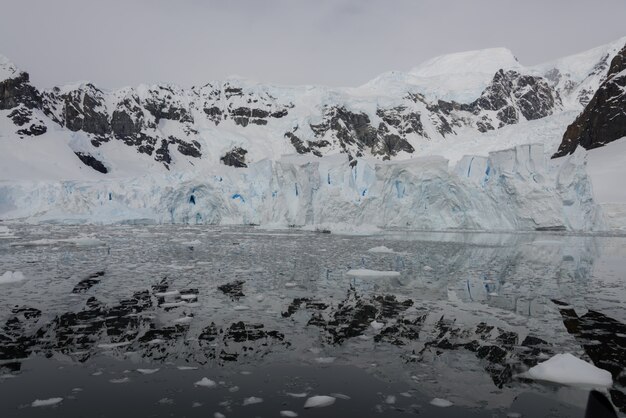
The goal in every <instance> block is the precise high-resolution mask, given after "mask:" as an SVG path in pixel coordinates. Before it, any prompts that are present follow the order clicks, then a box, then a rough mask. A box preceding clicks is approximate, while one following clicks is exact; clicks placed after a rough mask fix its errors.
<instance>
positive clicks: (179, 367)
mask: <svg viewBox="0 0 626 418" xmlns="http://www.w3.org/2000/svg"><path fill="white" fill-rule="evenodd" d="M176 368H177V369H178V370H197V369H198V368H197V367H194V366H178V367H176Z"/></svg>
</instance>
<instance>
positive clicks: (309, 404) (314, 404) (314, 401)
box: [304, 395, 335, 408]
mask: <svg viewBox="0 0 626 418" xmlns="http://www.w3.org/2000/svg"><path fill="white" fill-rule="evenodd" d="M334 403H335V398H333V397H332V396H326V395H318V396H311V397H310V398H309V399H307V400H306V402H305V403H304V408H323V407H325V406H330V405H332V404H334Z"/></svg>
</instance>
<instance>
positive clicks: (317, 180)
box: [0, 144, 605, 231]
mask: <svg viewBox="0 0 626 418" xmlns="http://www.w3.org/2000/svg"><path fill="white" fill-rule="evenodd" d="M0 218H1V219H5V220H18V219H19V220H26V221H30V222H44V221H55V222H69V223H80V222H86V223H104V224H106V223H119V222H152V223H190V224H259V225H263V224H272V225H285V226H307V225H337V224H344V225H346V224H347V225H352V226H355V227H358V226H362V225H373V226H377V227H382V228H389V227H402V228H412V229H428V230H444V229H470V230H536V229H563V230H571V231H592V230H602V229H604V228H605V226H604V221H603V216H602V213H601V211H600V209H599V207H598V206H597V205H596V204H595V203H594V200H593V192H592V190H591V182H590V180H589V177H588V176H587V173H586V171H585V155H584V153H582V152H581V153H578V152H577V153H574V154H572V155H571V156H568V157H566V158H561V159H558V160H549V159H548V158H547V157H546V153H545V152H544V149H543V146H542V145H541V144H537V145H523V146H518V147H515V148H513V149H508V150H502V151H495V152H491V153H489V155H488V156H466V157H464V158H462V159H461V160H460V161H459V162H458V163H457V164H456V165H455V166H453V167H450V165H449V162H448V160H446V159H444V158H442V157H437V156H430V157H421V158H420V157H418V158H413V159H409V160H404V161H382V162H381V161H373V160H367V159H358V160H356V164H349V163H348V161H347V158H346V157H345V156H343V155H337V156H328V157H323V158H311V157H301V156H292V157H283V158H282V159H279V160H276V161H271V160H263V161H259V162H257V163H253V164H251V165H250V166H249V167H248V168H242V169H235V168H232V167H226V166H220V167H219V168H216V169H215V170H214V171H213V172H211V173H204V172H202V173H201V172H195V173H194V172H179V173H170V174H167V175H161V176H156V175H146V176H144V177H139V178H133V179H110V180H105V181H97V182H91V181H80V180H73V181H49V182H48V181H38V182H33V181H5V182H0Z"/></svg>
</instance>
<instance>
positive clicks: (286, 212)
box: [0, 38, 626, 229]
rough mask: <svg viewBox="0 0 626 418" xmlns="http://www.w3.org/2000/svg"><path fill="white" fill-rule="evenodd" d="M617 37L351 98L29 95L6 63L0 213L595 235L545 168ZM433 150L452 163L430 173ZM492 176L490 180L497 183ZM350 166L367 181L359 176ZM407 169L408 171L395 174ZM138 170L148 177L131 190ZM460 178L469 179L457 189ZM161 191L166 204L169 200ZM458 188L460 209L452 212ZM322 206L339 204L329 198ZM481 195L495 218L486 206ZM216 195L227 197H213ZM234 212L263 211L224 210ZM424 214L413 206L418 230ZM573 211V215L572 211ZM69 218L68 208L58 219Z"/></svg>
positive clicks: (498, 51)
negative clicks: (368, 223) (531, 202)
mask: <svg viewBox="0 0 626 418" xmlns="http://www.w3.org/2000/svg"><path fill="white" fill-rule="evenodd" d="M625 43H626V38H622V39H620V40H618V41H615V42H613V43H611V44H609V45H605V46H602V47H598V48H595V49H593V50H591V51H587V52H584V53H582V54H578V55H575V56H571V57H567V58H563V59H560V60H557V61H554V62H552V63H547V64H543V65H539V66H534V67H525V66H523V65H522V64H520V63H519V62H518V60H517V59H516V58H515V57H514V55H513V54H512V53H511V52H510V51H509V50H507V49H504V48H493V49H488V50H481V51H470V52H464V53H457V54H449V55H445V56H442V57H437V58H434V59H432V60H429V61H427V62H426V63H423V64H422V65H420V66H418V67H416V68H414V69H412V70H411V71H409V72H406V73H403V72H390V73H386V74H383V75H381V76H379V77H377V78H376V79H374V80H372V81H370V82H368V83H366V84H365V85H363V86H360V87H355V88H327V87H321V86H273V85H263V84H258V83H253V82H250V81H246V80H236V79H232V80H227V81H223V82H211V83H208V84H206V85H204V86H199V87H193V88H190V89H183V88H180V87H177V86H173V85H168V84H159V85H152V86H146V85H141V86H138V87H136V88H122V89H118V90H112V91H107V90H103V89H99V88H98V87H97V86H94V85H93V84H91V83H78V84H74V85H67V86H61V87H55V88H52V89H39V88H37V87H35V86H33V85H32V84H31V83H30V81H29V75H28V74H27V73H25V72H23V71H20V70H19V69H17V68H16V67H15V66H14V65H13V64H11V62H10V61H9V60H8V59H6V58H0V181H2V183H3V184H2V186H0V187H2V195H3V196H2V198H0V217H5V218H21V217H27V218H33V219H35V218H36V219H44V218H46V219H52V218H54V219H58V218H63V219H75V218H80V219H85V220H93V221H106V220H107V219H108V220H112V219H114V220H116V221H121V220H127V218H133V219H137V218H147V219H151V220H156V221H158V222H169V221H175V222H180V221H184V222H185V221H186V222H190V221H192V220H193V221H198V222H225V221H227V222H229V223H269V222H271V223H283V224H285V223H288V224H296V225H303V224H320V223H324V222H330V223H342V222H348V223H363V222H364V220H365V219H366V215H365V214H366V213H367V211H366V210H364V208H363V205H364V203H363V202H366V206H369V207H370V208H371V209H369V210H370V211H371V212H372V216H374V214H375V215H376V216H374V218H373V222H374V223H377V224H378V225H379V226H402V225H404V226H406V225H409V226H413V227H419V228H429V227H431V228H449V227H455V228H500V229H519V228H523V229H533V228H544V227H547V228H552V227H556V228H569V229H589V228H594V227H598V225H599V224H600V223H601V222H600V221H597V222H596V220H597V219H596V218H598V217H597V216H595V215H594V216H591V217H590V218H587V219H586V220H583V219H582V218H581V213H583V212H584V213H586V214H589V213H591V212H594V213H595V209H593V207H592V206H593V205H592V203H593V197H592V195H591V191H590V190H587V189H589V187H587V186H586V185H587V184H588V183H589V180H588V179H587V178H586V175H585V174H584V171H583V172H579V171H577V170H578V169H575V168H571V167H570V168H567V169H566V170H569V171H568V173H567V174H566V173H564V172H563V167H569V166H568V163H565V162H563V161H560V162H554V163H549V162H546V161H544V159H546V158H547V157H549V156H550V155H552V154H553V153H554V152H555V151H556V148H557V147H558V145H559V143H560V140H561V137H562V135H563V132H564V131H565V127H566V126H567V125H568V124H569V123H571V121H572V120H573V119H574V118H575V116H576V114H578V113H579V112H580V111H581V110H582V109H583V106H585V105H587V104H588V103H589V102H590V100H591V97H592V96H593V94H594V93H595V92H596V90H597V89H598V88H599V86H600V85H601V84H602V83H603V82H605V80H606V76H607V70H608V68H609V65H610V63H611V61H612V60H613V59H614V57H615V56H616V55H617V53H618V51H619V50H620V49H621V48H622V47H623V46H624V44H625ZM529 143H541V144H542V147H537V146H534V147H527V149H528V150H533V151H532V152H530V153H529V154H528V155H527V156H521V154H520V153H521V152H523V151H522V150H523V149H524V148H523V147H522V148H520V147H519V146H521V145H524V144H529ZM516 146H517V147H518V148H516V149H514V150H513V151H512V154H506V153H505V154H506V155H509V157H506V158H513V161H514V162H513V163H512V164H509V163H505V162H504V160H502V156H501V155H500V154H493V152H497V151H500V150H504V149H506V148H514V147H516ZM537 150H541V151H537ZM490 153H492V154H490ZM297 154H301V155H302V157H300V158H299V159H298V158H295V157H294V155H297ZM465 154H475V158H473V159H472V157H466V158H463V156H464V155H465ZM505 154H502V155H505ZM431 155H439V156H443V157H446V158H448V159H449V160H450V162H447V161H445V160H441V161H442V162H437V163H436V164H434V163H433V161H437V160H436V159H435V160H433V159H432V158H431V157H429V156H431ZM496 155H499V156H497V157H496ZM290 156H291V157H290ZM476 157H477V158H478V159H476ZM570 159H571V161H578V160H579V159H580V158H579V157H575V158H570ZM386 160H389V161H390V162H387V163H383V162H382V161H386ZM377 161H378V162H377ZM411 161H412V162H411ZM468 161H469V162H468ZM471 161H480V164H481V169H482V170H484V171H483V172H482V174H480V175H477V174H476V173H475V171H474V169H473V168H472V167H475V165H472V164H477V163H472V162H471ZM568 161H569V160H568ZM455 163H456V166H455V165H454V164H455ZM433 164H434V165H433ZM450 164H452V167H450ZM468 164H469V166H468ZM572 164H573V166H576V164H574V163H572ZM496 166H497V167H498V169H499V170H502V172H501V173H499V175H500V177H494V172H493V168H494V167H496ZM433 167H437V168H436V169H434V171H433V170H431V168H433ZM461 167H462V168H461ZM490 167H491V171H490ZM528 167H532V168H531V169H529V168H528ZM463 171H466V173H465V175H460V173H461V172H463ZM331 172H332V173H333V175H331ZM357 173H361V174H363V175H365V176H366V178H365V179H357ZM409 173H410V174H409ZM424 173H426V174H424ZM576 173H578V174H576ZM427 174H428V175H432V176H433V177H428V175H427ZM404 175H408V176H409V177H407V178H406V179H405V180H403V181H402V180H399V178H400V177H402V176H404ZM141 176H144V177H143V178H145V181H144V180H142V181H139V178H140V177H141ZM337 176H338V178H339V179H340V180H339V184H341V185H342V186H341V187H340V190H341V192H339V191H336V192H332V193H330V195H326V194H325V193H322V192H321V191H320V190H321V188H322V186H321V185H322V184H324V183H326V185H332V184H337V183H333V180H335V179H334V177H337ZM412 176H413V177H412ZM415 176H417V177H415ZM507 176H513V177H515V178H517V179H526V180H528V179H531V180H530V182H531V183H532V184H530V185H529V184H521V183H520V184H518V185H516V186H512V183H511V182H510V181H504V180H503V179H505V178H508V177H507ZM351 177H352V179H351ZM414 177H415V178H414ZM459 177H465V179H464V180H460V181H461V184H459V185H458V186H453V185H455V184H456V183H457V182H458V181H459V180H458V178H459ZM216 179H219V181H218V180H216ZM287 179H290V180H287ZM434 179H437V181H436V182H439V183H437V184H439V187H440V189H438V191H436V190H434V189H433V190H429V191H428V193H427V195H428V196H431V197H430V198H435V199H441V201H440V203H438V204H436V205H434V206H430V207H429V205H425V206H424V203H423V201H422V200H421V199H423V198H425V195H424V187H423V185H424V184H430V183H432V182H433V181H434ZM537 179H541V180H537ZM291 180H293V181H294V183H293V184H292V183H291ZM526 180H524V181H526ZM41 181H44V182H45V183H46V185H45V187H44V186H43V185H42V183H41ZM59 181H61V182H59ZM214 181H217V182H218V183H220V182H221V183H222V184H221V185H218V184H217V183H215V184H214ZM33 182H37V183H33ZM68 182H70V183H71V184H72V186H71V189H72V190H73V191H72V192H68V190H67V183H68ZM89 182H94V183H89ZM103 182H104V183H103ZM572 182H574V183H576V184H578V186H579V187H578V190H579V191H580V193H579V194H578V195H576V196H575V197H572V196H569V197H567V198H565V197H564V194H568V195H569V194H570V192H569V191H567V190H566V189H565V188H564V184H571V183H572ZM113 183H115V185H113ZM223 183H228V186H226V185H224V184H223ZM466 183H467V184H466ZM139 184H143V185H145V187H146V188H147V189H146V188H144V189H142V187H141V186H139ZM303 184H310V187H309V186H306V187H304V186H303ZM399 184H400V185H399ZM406 184H410V186H405V185H406ZM416 184H417V185H421V186H419V187H418V189H419V188H420V187H421V189H419V190H418V191H416V192H415V193H413V194H411V199H412V200H411V203H410V204H409V203H407V201H406V200H405V201H404V203H402V205H401V206H402V208H403V209H398V210H400V213H403V214H404V215H397V216H396V215H393V216H392V215H389V213H388V212H389V211H390V210H396V209H390V208H395V206H394V204H389V203H387V202H384V199H385V196H386V194H389V193H391V194H394V195H396V197H398V196H401V195H402V196H405V195H408V192H407V190H409V189H410V188H412V187H413V186H415V185H416ZM163 185H167V186H168V187H170V188H171V190H170V189H168V190H169V191H168V193H170V192H172V193H173V194H174V196H176V197H172V196H170V195H169V194H168V195H167V196H168V197H167V198H166V197H165V194H164V193H165V192H164V189H163V187H162V186H163ZM244 185H245V187H243V186H244ZM446 185H447V186H446ZM307 187H308V189H307V191H306V193H307V196H306V199H307V200H306V202H308V203H306V202H305V203H303V202H302V199H303V197H302V194H301V192H302V190H304V189H305V188H307ZM446 187H447V190H451V192H450V193H449V194H448V193H446V192H445V190H446ZM474 187H475V188H476V190H473V189H472V188H474ZM457 189H458V190H457ZM496 189H497V190H496ZM513 189H515V190H513ZM131 190H132V191H131ZM147 190H150V191H147ZM198 190H204V191H203V192H202V193H199V192H198ZM218 190H219V191H218ZM286 190H290V191H294V195H295V196H296V197H298V199H296V200H297V202H295V203H294V202H292V201H291V200H292V199H291V198H288V199H283V200H282V203H281V205H283V206H281V207H280V208H277V207H276V205H277V204H276V203H272V204H269V203H268V202H270V201H272V200H273V199H275V198H276V197H277V196H279V198H278V200H280V194H281V193H283V194H284V193H287V192H286ZM400 190H403V191H402V192H401V191H400ZM531 190H534V191H535V192H537V193H539V195H543V194H545V195H546V196H548V195H551V194H552V195H553V196H552V197H553V198H554V199H555V200H554V202H553V203H550V204H548V205H547V207H549V208H550V209H548V210H547V212H546V211H544V210H543V209H538V211H539V212H538V213H532V212H533V210H534V209H533V208H531V207H530V206H528V207H526V206H527V205H526V202H521V201H517V203H510V204H511V205H512V209H511V210H510V213H508V214H505V215H497V216H496V215H494V216H492V217H491V218H490V219H489V220H487V219H486V218H485V217H486V216H487V215H486V214H487V213H492V214H495V213H496V212H498V205H501V204H502V201H499V199H504V201H507V199H506V198H504V196H505V195H506V196H509V197H510V196H511V195H512V193H513V192H520V193H525V192H529V191H531ZM555 190H560V192H559V194H557V195H554V191H555ZM242 191H245V193H242ZM374 191H375V192H374ZM561 192H562V193H561ZM128 193H130V195H129V194H128ZM150 193H155V194H156V195H155V196H150ZM463 193H467V196H468V197H467V199H466V201H463V198H461V201H458V202H456V201H457V200H459V199H460V198H459V196H460V195H462V194H463ZM533 193H534V192H533ZM77 194H78V195H80V197H77ZM218 194H219V197H218ZM562 194H563V195H562ZM44 195H45V196H47V197H46V198H45V199H44V198H43V197H42V196H44ZM117 195H119V196H118V197H119V200H118V206H116V207H115V214H113V213H112V212H111V210H113V208H112V207H111V206H110V205H112V203H111V204H110V205H109V208H108V209H107V211H106V215H105V214H103V213H100V215H98V216H99V218H98V219H95V218H97V217H96V216H95V215H94V213H95V209H94V207H93V205H96V204H97V205H100V206H102V205H103V204H104V203H103V202H106V201H109V202H113V200H114V199H113V197H114V196H117ZM122 195H123V196H122ZM200 195H202V196H205V197H206V198H207V199H208V201H210V202H211V203H210V205H209V206H208V207H210V210H209V209H207V207H204V209H206V210H204V211H203V210H200V208H199V206H202V204H201V203H202V198H199V197H198V196H200ZM95 196H98V197H95ZM191 196H193V205H194V206H193V207H191V208H186V209H185V210H184V211H183V212H185V214H184V215H181V214H180V213H182V212H180V211H179V210H178V209H180V208H179V207H178V206H176V205H177V204H175V203H173V202H169V200H173V201H175V200H176V199H178V198H180V199H181V201H182V202H184V204H185V205H189V204H190V201H191ZM233 196H238V197H233ZM320 196H324V199H326V200H320V199H321V198H320ZM134 198H137V199H138V201H140V202H143V203H138V202H134V201H133V199H134ZM400 198H401V197H400ZM94 199H95V200H94ZM100 199H102V201H101V200H100ZM163 199H166V200H168V202H169V203H167V205H166V204H165V202H164V201H163ZM198 199H199V200H200V202H198ZM327 199H330V200H331V201H332V202H334V203H331V204H328V205H327V204H326V202H327ZM377 199H378V200H379V202H378V203H371V202H375V201H377ZM484 199H488V200H489V201H492V202H493V208H491V207H490V208H489V209H486V207H484V205H485V204H486V203H485V201H484ZM515 199H518V197H515V198H514V200H515ZM590 199H591V201H590ZM222 200H223V201H224V202H227V203H228V204H223V205H222V204H221V203H218V202H222ZM257 200H258V201H257ZM70 201H71V202H70ZM234 201H237V202H247V203H246V204H248V205H250V202H256V203H255V204H254V205H253V207H247V208H245V209H244V207H238V206H236V207H234V208H233V204H234V203H235V202H234ZM26 202H28V203H26ZM96 202H99V203H96ZM148 202H149V203H148ZM298 202H299V203H298ZM455 202H456V203H455ZM205 203H206V202H205ZM237 204H239V203H237ZM164 205H165V206H168V205H169V206H168V209H166V208H165V206H164ZM172 205H174V206H172ZM346 205H348V206H350V207H351V208H350V209H349V208H348V207H347V206H346ZM420 205H421V206H424V209H423V213H422V214H421V215H419V216H418V217H417V218H419V219H417V218H416V216H417V215H416V214H415V208H416V206H418V207H419V206H420ZM489 205H491V203H489V204H488V206H489ZM352 206H354V207H352ZM172 207H174V209H172ZM572 207H576V208H584V209H581V210H582V212H579V213H576V214H574V212H575V211H573V210H572ZM64 208H65V209H67V210H68V211H69V212H72V211H73V212H74V215H72V216H69V215H68V216H66V215H67V214H66V215H62V214H63V213H64ZM435 208H437V209H436V210H437V211H438V212H439V213H438V214H434V213H433V212H432V211H434V210H435ZM100 209H102V208H100ZM135 209H141V210H139V211H136V210H135ZM143 209H145V210H143ZM187 209H189V210H187ZM535 209H536V208H535ZM177 211H178V215H177V214H176V213H177ZM216 211H217V212H216ZM337 211H339V212H337ZM187 212H189V213H187ZM192 212H195V214H194V213H192ZM209 212H210V213H209ZM456 212H458V213H459V214H461V215H459V214H457V213H456ZM385 213H387V215H385ZM277 214H278V215H277ZM281 214H282V215H281ZM433 216H437V217H441V219H439V220H435V219H434V218H433ZM574 218H576V219H574ZM357 220H358V221H357ZM598 222H599V223H598Z"/></svg>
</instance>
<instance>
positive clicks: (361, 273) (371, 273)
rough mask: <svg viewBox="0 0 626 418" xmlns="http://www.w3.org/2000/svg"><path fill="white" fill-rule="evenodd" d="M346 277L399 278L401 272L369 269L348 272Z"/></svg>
mask: <svg viewBox="0 0 626 418" xmlns="http://www.w3.org/2000/svg"><path fill="white" fill-rule="evenodd" d="M346 276H352V277H398V276H400V272H398V271H380V270H369V269H352V270H348V272H347V273H346Z"/></svg>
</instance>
